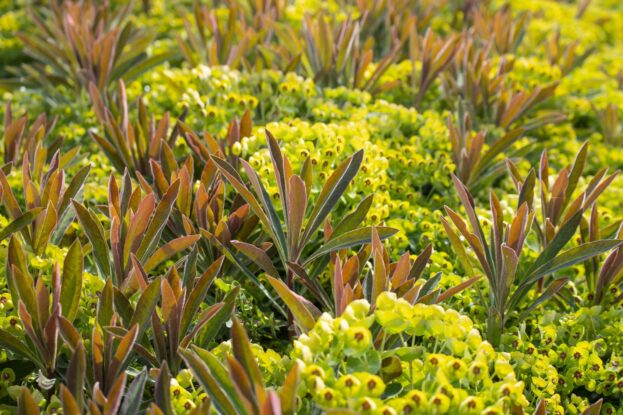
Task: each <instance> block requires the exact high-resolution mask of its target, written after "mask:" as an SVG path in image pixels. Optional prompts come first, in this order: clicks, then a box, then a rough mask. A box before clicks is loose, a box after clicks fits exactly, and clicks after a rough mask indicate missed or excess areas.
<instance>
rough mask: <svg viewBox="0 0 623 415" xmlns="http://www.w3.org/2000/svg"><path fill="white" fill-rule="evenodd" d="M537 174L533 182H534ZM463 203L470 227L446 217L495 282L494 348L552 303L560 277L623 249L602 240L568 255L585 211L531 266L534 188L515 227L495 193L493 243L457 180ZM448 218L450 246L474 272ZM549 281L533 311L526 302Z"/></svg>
mask: <svg viewBox="0 0 623 415" xmlns="http://www.w3.org/2000/svg"><path fill="white" fill-rule="evenodd" d="M533 175H534V172H533V171H531V173H530V174H529V177H533ZM452 179H453V181H454V184H455V187H456V190H457V193H458V195H459V199H460V200H461V204H462V205H463V208H464V209H465V213H466V215H467V218H468V222H469V227H468V225H467V223H466V222H465V221H464V220H463V219H462V218H461V216H460V215H459V214H458V213H456V212H455V211H454V210H452V209H450V208H449V207H447V206H446V208H445V209H446V213H447V215H448V218H449V220H450V221H451V222H452V223H453V224H454V226H455V228H456V229H457V230H458V231H459V233H460V234H461V235H462V236H463V237H464V238H465V240H466V241H467V243H468V245H469V246H470V247H471V249H472V251H473V253H472V255H474V256H475V258H476V262H477V264H478V265H479V267H480V270H481V271H482V273H483V274H484V275H485V277H486V278H487V281H488V282H489V293H488V296H487V298H486V299H484V301H485V304H484V305H485V306H486V308H487V310H488V319H487V337H488V339H489V340H490V341H491V342H492V343H493V344H494V345H498V344H499V343H500V338H501V335H502V332H503V331H504V328H505V326H507V325H508V323H509V321H511V320H513V319H514V321H515V322H518V321H521V320H523V319H524V318H526V317H527V316H528V315H529V313H530V312H531V311H532V310H534V309H535V308H536V307H538V306H539V305H540V304H542V303H544V302H546V301H547V300H549V299H550V298H552V297H553V296H554V295H555V294H556V293H557V292H559V291H560V289H561V288H562V287H563V286H564V285H565V284H566V282H567V281H568V278H567V277H564V276H560V275H559V274H558V273H559V271H562V270H565V269H567V268H569V267H571V266H573V265H575V264H577V263H579V262H582V261H585V260H587V259H589V258H592V257H594V256H596V255H599V254H601V253H603V252H606V251H608V250H610V249H612V248H615V247H617V246H619V245H620V244H621V242H620V241H618V240H599V241H592V242H587V243H584V244H580V245H578V246H575V247H573V248H570V249H568V250H566V251H564V252H561V251H562V249H563V248H564V247H565V245H567V243H568V242H569V241H570V240H571V238H572V237H573V235H574V234H575V232H576V229H577V227H578V225H579V224H580V221H581V220H582V213H583V211H582V210H578V211H576V212H575V213H573V214H572V215H571V217H569V219H568V220H567V221H566V222H564V224H562V225H561V226H560V228H559V229H558V230H557V231H556V232H555V234H554V235H553V236H552V238H551V240H550V243H549V244H548V245H547V246H546V247H545V248H544V249H543V250H542V251H541V252H540V253H539V255H538V256H537V258H536V260H534V261H528V260H526V259H525V257H524V258H522V257H521V254H522V252H523V250H524V247H525V242H526V238H527V237H528V234H529V232H530V230H531V227H532V223H533V220H534V216H535V212H534V211H533V210H531V208H530V203H529V201H528V200H529V198H530V197H532V195H531V194H530V193H531V191H532V190H531V189H530V188H529V187H528V186H526V187H525V188H523V189H522V192H521V194H520V196H519V203H518V205H519V207H518V209H517V210H516V212H515V213H514V215H513V218H512V220H511V221H510V223H509V222H505V221H504V215H503V212H502V207H501V205H500V201H499V200H498V198H497V196H496V195H495V193H494V192H493V191H492V192H491V193H490V206H491V219H490V222H491V225H490V226H491V232H490V234H489V237H488V238H487V237H486V236H485V235H486V233H485V231H484V230H483V226H482V223H481V220H480V218H479V217H478V215H477V214H476V210H475V203H474V199H473V198H472V196H471V194H470V193H469V191H468V190H467V188H466V187H465V185H464V184H463V183H462V182H461V181H460V180H459V179H458V178H457V177H456V176H454V175H453V176H452ZM448 218H446V217H442V219H441V220H442V223H443V226H444V229H445V230H446V233H447V235H448V238H449V239H450V243H451V245H452V247H453V248H454V250H455V252H456V254H457V257H458V259H459V261H460V262H461V265H462V266H463V269H464V270H465V271H466V272H467V273H468V274H472V273H473V266H472V261H473V257H472V256H470V255H468V253H467V251H466V250H465V248H464V246H463V242H462V241H461V239H460V238H459V235H458V234H457V233H456V232H455V231H454V229H453V228H452V226H450V223H449V222H448ZM541 279H543V281H544V282H545V284H544V289H543V291H542V292H541V293H539V294H538V296H537V297H536V299H534V300H533V301H532V302H531V303H530V304H529V305H528V306H525V305H524V302H525V300H526V298H527V297H528V295H529V294H530V292H531V291H532V290H533V289H534V288H535V286H536V284H537V283H538V282H539V281H540V280H541Z"/></svg>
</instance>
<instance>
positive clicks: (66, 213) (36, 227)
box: [0, 144, 90, 256]
mask: <svg viewBox="0 0 623 415" xmlns="http://www.w3.org/2000/svg"><path fill="white" fill-rule="evenodd" d="M46 154H47V150H46V148H45V147H44V146H42V145H41V144H39V145H37V146H36V150H35V155H34V162H33V163H31V162H30V161H29V157H28V153H26V155H25V156H24V158H23V160H22V182H23V189H24V201H25V209H23V208H22V207H20V205H19V203H18V196H17V195H16V194H15V193H14V192H13V190H12V188H11V185H10V184H9V181H8V179H7V176H6V174H5V173H4V171H2V170H1V169H0V195H1V196H2V204H3V205H4V206H5V207H6V210H7V212H8V215H9V218H11V219H13V223H12V224H11V225H9V227H7V229H4V230H2V231H0V234H2V235H0V239H4V238H5V237H7V236H9V234H10V233H11V232H15V231H20V232H21V234H22V237H23V238H24V241H25V242H26V244H27V245H28V246H29V247H30V248H31V249H32V251H33V252H34V253H35V254H36V255H39V256H41V255H43V254H44V253H45V248H46V246H47V245H48V242H50V240H53V241H55V240H56V241H57V240H60V238H62V236H63V234H64V233H65V230H66V228H67V226H69V223H70V221H71V218H72V215H73V212H72V211H71V209H69V205H70V202H71V201H72V200H73V199H74V198H78V197H79V195H80V193H81V191H82V187H83V185H84V182H85V181H86V178H87V175H88V174H89V170H90V166H86V167H83V168H82V169H80V170H79V171H78V172H77V173H76V174H75V175H74V177H73V178H72V179H71V181H70V183H69V185H66V183H65V170H64V167H65V165H66V164H67V163H68V162H69V160H71V158H72V157H73V156H74V155H75V152H70V153H67V154H65V155H64V156H61V153H60V152H59V151H57V152H56V153H55V154H54V156H53V157H52V159H51V161H50V164H47V165H46V163H45V160H46Z"/></svg>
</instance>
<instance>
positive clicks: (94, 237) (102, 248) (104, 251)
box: [72, 200, 111, 278]
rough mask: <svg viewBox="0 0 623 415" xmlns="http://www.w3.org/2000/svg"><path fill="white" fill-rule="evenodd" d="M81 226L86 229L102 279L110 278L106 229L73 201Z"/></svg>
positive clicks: (89, 212) (92, 215) (90, 213)
mask: <svg viewBox="0 0 623 415" xmlns="http://www.w3.org/2000/svg"><path fill="white" fill-rule="evenodd" d="M72 203H73V205H74V209H75V210H76V215H77V216H78V220H79V221H80V224H81V225H82V227H83V228H84V232H85V233H86V235H87V237H88V238H89V241H91V245H92V246H93V249H92V252H93V256H94V258H95V263H96V264H97V267H98V269H99V271H100V274H101V275H100V276H101V277H102V278H108V277H109V276H110V275H111V274H110V251H109V249H108V243H107V242H106V238H105V234H104V228H103V227H102V224H101V223H100V221H99V220H98V219H97V218H96V217H95V215H94V214H93V213H92V212H91V211H89V210H88V209H86V208H85V207H84V206H82V205H81V204H80V203H78V202H76V201H75V200H74V201H72Z"/></svg>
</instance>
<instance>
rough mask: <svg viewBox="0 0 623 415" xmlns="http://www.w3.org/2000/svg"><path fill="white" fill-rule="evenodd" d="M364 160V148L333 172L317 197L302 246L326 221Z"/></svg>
mask: <svg viewBox="0 0 623 415" xmlns="http://www.w3.org/2000/svg"><path fill="white" fill-rule="evenodd" d="M362 161H363V150H359V151H358V152H356V153H355V154H354V155H352V156H351V157H349V158H348V159H346V160H344V162H342V164H340V165H339V166H338V167H337V168H336V169H335V171H334V172H333V174H331V176H330V177H329V179H328V180H327V182H326V183H325V185H324V186H323V188H322V190H321V191H320V194H319V195H318V198H317V199H316V204H315V205H314V209H313V210H312V213H311V214H310V216H309V221H308V222H307V225H306V228H305V233H304V234H303V238H302V239H301V246H303V245H305V244H306V243H307V241H309V238H310V237H311V236H312V234H313V233H314V232H315V231H316V229H318V227H319V226H320V225H321V224H322V223H323V222H324V220H325V218H326V217H327V215H329V212H331V210H332V209H333V207H334V206H335V205H336V204H337V202H338V200H340V197H342V195H343V194H344V192H345V191H346V189H347V188H348V185H349V184H350V182H351V181H352V180H353V178H354V177H355V175H356V174H357V172H358V171H359V167H360V166H361V162H362Z"/></svg>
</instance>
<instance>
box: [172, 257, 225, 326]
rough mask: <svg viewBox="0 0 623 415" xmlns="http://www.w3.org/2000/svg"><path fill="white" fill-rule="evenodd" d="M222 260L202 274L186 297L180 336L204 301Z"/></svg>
mask: <svg viewBox="0 0 623 415" xmlns="http://www.w3.org/2000/svg"><path fill="white" fill-rule="evenodd" d="M224 260H225V257H224V256H221V257H219V258H218V259H217V260H216V261H214V262H213V263H212V264H211V265H210V266H209V267H208V269H207V270H206V271H205V272H204V273H203V275H202V276H201V277H200V278H199V280H198V281H197V282H196V283H195V285H194V287H193V289H192V290H191V291H190V294H189V295H188V299H187V300H186V304H185V306H184V311H183V313H182V320H181V323H180V335H181V336H184V335H186V332H187V331H188V328H189V327H190V323H191V321H192V319H193V318H194V317H195V314H196V313H197V310H199V307H200V306H201V303H202V302H203V300H204V299H205V296H206V294H207V292H208V288H210V285H211V284H212V281H214V278H215V277H216V276H217V275H218V273H219V271H220V270H221V266H222V265H223V261H224Z"/></svg>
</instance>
